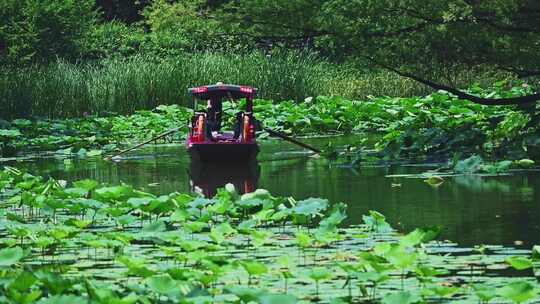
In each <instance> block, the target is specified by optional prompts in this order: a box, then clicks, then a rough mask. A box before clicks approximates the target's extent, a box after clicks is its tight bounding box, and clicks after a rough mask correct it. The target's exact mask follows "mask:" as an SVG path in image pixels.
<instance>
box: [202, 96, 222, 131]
mask: <svg viewBox="0 0 540 304" xmlns="http://www.w3.org/2000/svg"><path fill="white" fill-rule="evenodd" d="M222 110H223V109H222V103H221V99H220V98H211V99H209V100H208V104H207V108H206V113H207V128H206V135H207V137H208V138H210V139H213V138H214V137H213V135H212V132H214V131H216V132H219V131H220V130H221V116H222Z"/></svg>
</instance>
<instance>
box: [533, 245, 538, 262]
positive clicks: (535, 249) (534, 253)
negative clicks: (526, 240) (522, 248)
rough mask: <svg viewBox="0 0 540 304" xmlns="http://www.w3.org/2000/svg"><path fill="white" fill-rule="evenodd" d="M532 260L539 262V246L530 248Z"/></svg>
mask: <svg viewBox="0 0 540 304" xmlns="http://www.w3.org/2000/svg"><path fill="white" fill-rule="evenodd" d="M532 260H533V261H540V246H539V245H535V246H533V248H532Z"/></svg>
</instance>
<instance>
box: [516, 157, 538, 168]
mask: <svg viewBox="0 0 540 304" xmlns="http://www.w3.org/2000/svg"><path fill="white" fill-rule="evenodd" d="M516 164H517V165H518V167H520V168H523V169H530V168H534V165H535V164H536V163H535V162H534V160H531V159H521V160H518V161H517V162H516Z"/></svg>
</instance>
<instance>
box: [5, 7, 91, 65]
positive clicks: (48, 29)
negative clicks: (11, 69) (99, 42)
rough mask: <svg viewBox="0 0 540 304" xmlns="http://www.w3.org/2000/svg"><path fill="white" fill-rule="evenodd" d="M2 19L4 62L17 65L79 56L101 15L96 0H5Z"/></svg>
mask: <svg viewBox="0 0 540 304" xmlns="http://www.w3.org/2000/svg"><path fill="white" fill-rule="evenodd" d="M0 19H1V20H2V24H1V25H0V62H4V63H8V64H15V65H16V64H24V63H30V62H35V61H42V60H49V59H53V58H56V57H57V56H59V57H64V58H73V57H75V56H77V54H79V53H80V52H81V49H80V45H81V43H82V40H83V39H84V38H85V37H86V34H87V33H88V32H89V30H90V29H91V27H92V26H94V24H95V23H96V21H97V14H96V12H95V10H94V1H92V0H81V1H73V0H70V1H53V0H43V1H42V0H22V1H19V0H5V1H2V2H1V3H0Z"/></svg>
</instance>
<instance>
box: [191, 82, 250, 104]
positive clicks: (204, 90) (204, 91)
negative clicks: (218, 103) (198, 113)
mask: <svg viewBox="0 0 540 304" xmlns="http://www.w3.org/2000/svg"><path fill="white" fill-rule="evenodd" d="M188 92H189V94H191V95H192V96H193V97H194V98H197V99H222V98H233V99H241V98H246V99H247V100H250V101H252V100H253V98H254V97H255V95H256V94H257V89H256V88H253V87H249V86H240V85H234V84H215V85H205V86H200V87H195V88H189V89H188Z"/></svg>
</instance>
